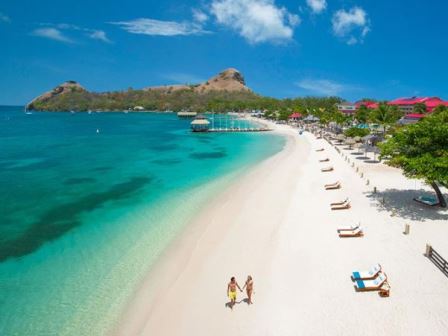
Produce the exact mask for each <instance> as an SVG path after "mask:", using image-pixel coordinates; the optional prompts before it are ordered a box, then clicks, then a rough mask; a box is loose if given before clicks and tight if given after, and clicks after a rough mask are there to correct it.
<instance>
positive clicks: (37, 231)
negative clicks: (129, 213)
mask: <svg viewBox="0 0 448 336" xmlns="http://www.w3.org/2000/svg"><path fill="white" fill-rule="evenodd" d="M151 182H152V179H151V178H148V177H134V178H132V179H130V180H129V181H127V182H123V183H119V184H116V185H114V186H112V187H111V188H110V189H109V190H106V191H103V192H98V193H92V194H90V195H87V196H84V197H82V198H79V199H77V200H75V201H73V202H69V203H66V204H62V205H59V206H56V207H54V208H52V209H50V210H48V211H47V212H46V213H44V214H43V215H42V216H41V217H40V218H39V219H38V220H37V221H35V222H34V223H32V224H31V226H30V227H29V228H28V230H27V231H25V232H24V233H23V234H22V235H21V236H20V237H18V238H16V239H13V240H9V241H7V240H6V239H5V238H4V237H2V238H0V261H4V260H7V259H9V258H19V257H23V256H25V255H28V254H31V253H33V252H34V251H35V250H37V249H38V248H39V247H41V246H42V245H43V244H44V243H47V242H50V241H53V240H55V239H57V238H59V237H61V236H63V235H64V234H66V233H67V232H69V231H71V230H72V229H74V228H76V227H78V226H80V225H81V224H82V221H81V219H80V217H81V215H83V214H85V213H88V212H91V211H94V210H97V209H99V208H101V207H103V206H104V205H105V204H106V203H108V202H113V201H119V200H123V199H127V198H129V197H131V196H132V195H134V194H135V193H137V192H138V191H140V190H141V189H142V188H143V187H144V186H146V185H148V184H149V183H151Z"/></svg>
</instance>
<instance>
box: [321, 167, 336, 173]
mask: <svg viewBox="0 0 448 336" xmlns="http://www.w3.org/2000/svg"><path fill="white" fill-rule="evenodd" d="M333 169H334V168H333V167H332V166H329V167H324V168H322V169H321V170H320V171H321V172H324V173H325V172H331V171H332V170H333Z"/></svg>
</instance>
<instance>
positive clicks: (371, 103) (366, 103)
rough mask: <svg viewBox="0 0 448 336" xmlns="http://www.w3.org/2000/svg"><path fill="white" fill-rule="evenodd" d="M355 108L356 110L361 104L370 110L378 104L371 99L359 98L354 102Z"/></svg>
mask: <svg viewBox="0 0 448 336" xmlns="http://www.w3.org/2000/svg"><path fill="white" fill-rule="evenodd" d="M355 106H356V109H357V110H358V109H359V108H360V107H361V106H365V107H367V108H368V109H370V110H374V109H377V108H378V106H379V104H378V103H377V102H374V101H372V100H359V101H357V102H356V103H355Z"/></svg>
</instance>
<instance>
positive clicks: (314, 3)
mask: <svg viewBox="0 0 448 336" xmlns="http://www.w3.org/2000/svg"><path fill="white" fill-rule="evenodd" d="M306 3H307V4H308V6H309V7H310V8H311V10H312V11H313V13H315V14H319V13H321V12H323V11H324V10H325V9H326V8H327V0H306Z"/></svg>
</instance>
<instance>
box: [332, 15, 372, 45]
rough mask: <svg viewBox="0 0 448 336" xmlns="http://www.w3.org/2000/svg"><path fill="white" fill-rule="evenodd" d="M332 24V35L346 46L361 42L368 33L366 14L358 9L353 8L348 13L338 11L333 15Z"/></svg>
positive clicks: (368, 26) (368, 23)
mask: <svg viewBox="0 0 448 336" xmlns="http://www.w3.org/2000/svg"><path fill="white" fill-rule="evenodd" d="M332 24H333V33H334V34H335V35H336V36H338V37H340V38H342V39H344V40H345V41H346V42H347V43H348V44H356V43H359V42H362V41H363V39H364V37H365V36H366V35H367V34H368V33H369V31H370V22H369V18H368V16H367V13H366V11H365V10H364V9H362V8H360V7H353V8H351V9H350V10H348V11H346V10H344V9H341V10H338V11H337V12H336V13H334V15H333V19H332Z"/></svg>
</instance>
